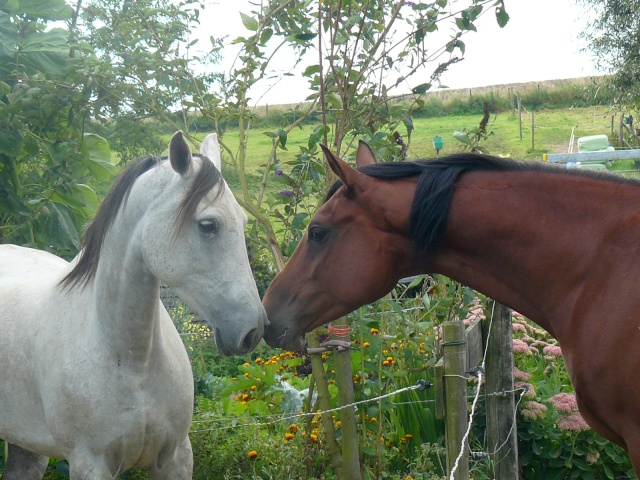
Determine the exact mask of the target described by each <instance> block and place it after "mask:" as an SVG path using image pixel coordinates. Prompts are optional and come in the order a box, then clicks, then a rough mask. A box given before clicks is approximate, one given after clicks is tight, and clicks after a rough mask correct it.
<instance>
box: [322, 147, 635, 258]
mask: <svg viewBox="0 0 640 480" xmlns="http://www.w3.org/2000/svg"><path fill="white" fill-rule="evenodd" d="M358 171H360V172H362V173H364V174H366V175H369V176H371V177H374V178H380V179H387V180H394V179H400V178H407V177H415V176H417V177H418V184H417V187H416V193H415V196H414V198H413V204H412V206H411V216H410V222H409V223H410V224H409V239H410V240H411V242H412V243H413V245H414V249H415V254H416V256H418V257H420V258H422V259H427V258H433V256H435V255H436V254H437V252H438V249H439V247H440V246H441V244H442V240H443V238H444V235H445V233H446V227H447V219H448V217H449V208H450V205H451V199H452V197H453V191H454V186H455V183H456V181H457V180H458V178H460V176H461V175H463V174H465V173H467V172H473V171H498V172H500V171H503V172H504V171H540V172H554V173H557V174H564V175H576V176H583V177H590V178H597V179H601V180H607V181H612V182H616V183H626V184H633V185H638V186H640V181H638V180H635V179H629V178H624V177H621V176H618V175H611V174H607V173H600V172H594V171H590V170H580V169H567V168H564V167H561V166H557V165H550V164H547V163H541V162H531V161H523V162H518V161H514V160H509V159H504V158H498V157H493V156H490V155H484V154H477V153H459V154H454V155H448V156H445V157H441V158H438V159H434V160H426V159H420V160H416V161H413V162H388V163H377V164H373V165H367V166H364V167H360V168H358ZM340 186H342V182H340V181H338V182H336V183H335V184H334V185H333V186H332V187H331V188H330V189H329V192H328V193H327V196H326V198H325V202H326V201H327V200H329V199H330V198H331V197H332V196H333V195H334V194H335V193H336V192H337V191H338V189H339V188H340Z"/></svg>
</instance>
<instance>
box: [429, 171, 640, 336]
mask: <svg viewBox="0 0 640 480" xmlns="http://www.w3.org/2000/svg"><path fill="white" fill-rule="evenodd" d="M639 210H640V188H638V187H637V186H633V185H627V184H617V183H613V182H609V181H602V180H597V179H594V178H586V177H581V176H573V175H564V174H557V173H546V172H502V173H491V172H475V173H468V174H466V175H464V176H463V177H461V178H460V179H459V181H458V183H457V185H456V189H455V192H454V196H453V200H452V203H451V211H450V216H449V222H448V226H447V233H446V236H445V239H444V241H443V243H442V245H443V246H442V249H441V250H440V252H439V253H438V255H437V256H436V259H435V260H434V261H433V262H431V264H429V265H423V266H422V267H423V268H424V269H426V271H436V272H438V273H442V274H444V275H447V276H449V277H451V278H453V279H455V280H458V281H461V282H463V283H465V284H466V285H468V286H470V287H471V288H473V289H475V290H478V291H479V292H482V293H484V294H486V295H488V296H490V297H492V298H494V299H495V300H497V301H499V302H501V303H503V304H505V305H508V306H510V307H511V308H514V309H516V310H518V311H520V312H521V313H522V314H524V315H526V316H527V317H529V318H531V319H532V320H533V321H535V322H536V323H538V324H539V325H540V326H542V327H543V328H545V329H546V330H547V331H549V332H550V333H551V334H552V335H554V336H555V337H556V338H558V340H561V341H562V339H561V337H563V336H564V331H565V329H566V328H567V327H568V324H569V322H571V321H572V319H573V318H574V317H575V316H576V315H577V313H576V312H575V305H576V302H577V300H578V299H579V298H582V297H583V295H584V294H585V287H587V286H588V285H589V284H590V283H591V282H594V281H598V280H597V278H593V276H594V275H596V276H597V275H601V274H607V272H606V271H602V268H601V266H599V263H600V258H601V256H602V255H606V254H607V249H610V248H617V247H625V246H629V247H631V248H634V250H633V252H631V251H627V254H629V255H631V254H634V253H638V252H637V250H638V248H637V247H635V243H640V241H637V239H638V238H640V219H639V216H640V212H639ZM607 268H609V267H607ZM423 271H424V270H423ZM610 273H611V272H610Z"/></svg>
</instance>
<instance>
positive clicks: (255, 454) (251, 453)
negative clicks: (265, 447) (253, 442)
mask: <svg viewBox="0 0 640 480" xmlns="http://www.w3.org/2000/svg"><path fill="white" fill-rule="evenodd" d="M247 456H248V457H249V458H250V459H251V460H253V459H254V458H258V452H256V451H255V450H251V451H250V452H249V453H248V454H247Z"/></svg>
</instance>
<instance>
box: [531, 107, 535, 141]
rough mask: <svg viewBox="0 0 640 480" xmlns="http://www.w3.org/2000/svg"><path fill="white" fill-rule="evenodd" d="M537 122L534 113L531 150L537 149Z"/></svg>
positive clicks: (532, 117)
mask: <svg viewBox="0 0 640 480" xmlns="http://www.w3.org/2000/svg"><path fill="white" fill-rule="evenodd" d="M535 131H536V122H535V115H534V113H533V112H531V150H535V149H536V141H535V138H536V134H535Z"/></svg>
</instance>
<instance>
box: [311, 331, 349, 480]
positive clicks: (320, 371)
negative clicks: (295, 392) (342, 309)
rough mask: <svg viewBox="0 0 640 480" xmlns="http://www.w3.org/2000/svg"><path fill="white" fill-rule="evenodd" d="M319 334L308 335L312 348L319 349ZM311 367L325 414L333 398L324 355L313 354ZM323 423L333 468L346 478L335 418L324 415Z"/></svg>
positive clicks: (319, 400)
mask: <svg viewBox="0 0 640 480" xmlns="http://www.w3.org/2000/svg"><path fill="white" fill-rule="evenodd" d="M319 335H320V334H319V332H318V331H317V330H315V331H313V332H309V333H307V343H308V344H309V347H311V348H318V347H319V346H320V341H319V339H318V336H319ZM309 357H311V367H312V369H313V376H314V377H315V379H316V387H317V389H318V405H319V406H320V409H321V410H322V411H323V412H324V411H326V410H330V409H331V396H330V395H329V386H328V383H327V375H326V373H325V371H324V364H323V363H322V353H311V354H309ZM320 421H321V422H322V428H323V429H324V438H325V441H326V444H327V450H328V452H329V458H330V461H331V467H332V468H333V470H334V472H335V473H336V475H337V476H338V478H339V479H341V480H342V479H343V478H345V477H343V476H342V455H341V454H340V446H339V445H338V442H336V439H335V438H334V435H335V429H334V428H333V418H332V417H331V414H330V413H322V415H321V416H320Z"/></svg>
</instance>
